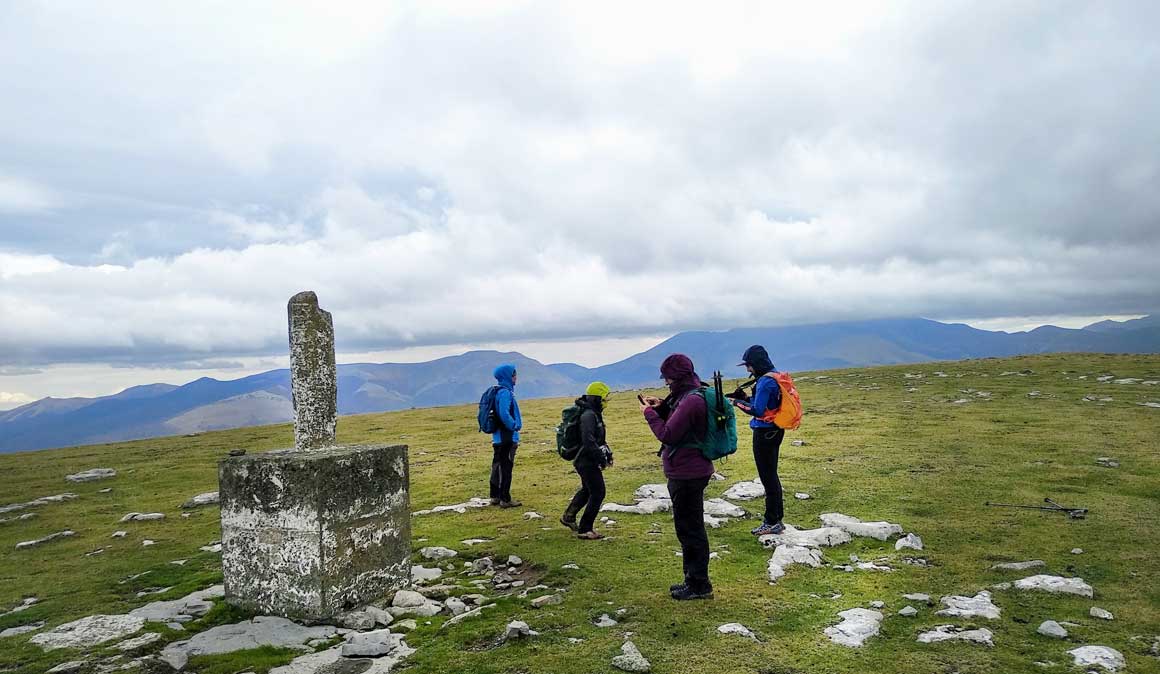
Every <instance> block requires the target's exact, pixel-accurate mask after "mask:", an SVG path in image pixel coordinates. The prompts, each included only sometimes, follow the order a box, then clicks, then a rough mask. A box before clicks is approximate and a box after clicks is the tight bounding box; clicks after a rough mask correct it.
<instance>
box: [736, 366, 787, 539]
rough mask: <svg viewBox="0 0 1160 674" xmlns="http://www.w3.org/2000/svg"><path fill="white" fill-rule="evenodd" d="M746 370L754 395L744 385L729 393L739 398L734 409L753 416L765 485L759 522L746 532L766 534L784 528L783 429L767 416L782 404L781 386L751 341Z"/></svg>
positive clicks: (757, 459)
mask: <svg viewBox="0 0 1160 674" xmlns="http://www.w3.org/2000/svg"><path fill="white" fill-rule="evenodd" d="M738 365H744V366H745V369H746V370H748V371H749V374H751V375H753V376H754V377H755V378H756V380H757V381H756V382H755V383H754V387H753V399H752V400H749V399H748V398H749V396H748V395H747V394H746V393H745V391H744V389H740V388H739V389H737V392H735V393H734V394H733V395H731V396H730V397H732V398H734V399H736V400H738V401H739V403H738V404H737V405H736V407H737V409H739V410H741V411H742V412H745V413H746V414H748V415H750V416H752V417H753V418H752V419H750V420H749V427H750V428H751V429H753V462H754V463H756V464H757V475H758V477H759V478H760V479H761V486H763V487H765V516H764V517H763V519H762V522H761V526H759V527H757V528H755V529H753V530H752V531H750V532H749V533H751V534H753V535H755V536H764V535H766V534H780V533H783V532H784V531H785V525H784V524H782V521H781V520H782V518H783V517H784V516H785V504H784V501H783V498H782V491H781V479H780V478H779V477H778V476H777V455H778V453H779V452H780V451H781V441H782V439H783V438H784V437H785V431H784V430H782V429H780V428H778V427H777V425H776V424H774V423H773V422H772V421H766V418H769V417H772V416H773V415H772V414H771V413H772V412H774V411H776V410H777V409H778V408H779V407H781V387H780V386H778V384H777V381H776V380H774V379H773V377H766V376H765V375H766V374H768V373H770V372H777V369H776V368H774V366H773V361H771V360H770V359H769V354H768V353H766V351H765V347H764V346H761V345H759V344H754V345H753V346H751V347H749V348H748V349H746V350H745V354H744V355H742V356H741V362H740V363H738Z"/></svg>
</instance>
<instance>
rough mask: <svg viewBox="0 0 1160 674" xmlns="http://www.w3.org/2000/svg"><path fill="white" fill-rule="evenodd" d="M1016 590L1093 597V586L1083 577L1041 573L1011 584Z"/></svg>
mask: <svg viewBox="0 0 1160 674" xmlns="http://www.w3.org/2000/svg"><path fill="white" fill-rule="evenodd" d="M1011 586H1012V587H1014V588H1015V589H1016V590H1040V591H1042V592H1050V593H1052V594H1074V595H1079V596H1081V597H1093V596H1095V593H1094V592H1093V590H1092V586H1091V585H1088V584H1087V583H1085V582H1084V580H1083V578H1064V577H1062V576H1049V575H1046V574H1039V575H1036V576H1028V577H1027V578H1022V579H1020V580H1017V581H1015V582H1014V583H1012V584H1011Z"/></svg>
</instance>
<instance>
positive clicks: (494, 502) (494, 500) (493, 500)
mask: <svg viewBox="0 0 1160 674" xmlns="http://www.w3.org/2000/svg"><path fill="white" fill-rule="evenodd" d="M487 503H488V505H499V499H498V498H495V497H494V496H493V497H492V498H489V499H487Z"/></svg>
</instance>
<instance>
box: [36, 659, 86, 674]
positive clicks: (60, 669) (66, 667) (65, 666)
mask: <svg viewBox="0 0 1160 674" xmlns="http://www.w3.org/2000/svg"><path fill="white" fill-rule="evenodd" d="M88 663H89V661H88V660H69V661H68V662H62V663H60V664H59V665H57V666H56V667H53V668H52V669H50V670H48V671H47V672H46V673H45V674H72V673H73V672H77V671H80V669H81V668H82V667H84V666H85V665H87V664H88Z"/></svg>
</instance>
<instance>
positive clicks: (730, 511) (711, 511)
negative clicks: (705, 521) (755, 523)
mask: <svg viewBox="0 0 1160 674" xmlns="http://www.w3.org/2000/svg"><path fill="white" fill-rule="evenodd" d="M703 507H704V511H705V514H706V515H712V516H713V517H745V516H746V515H748V513H746V512H745V509H744V508H742V507H741V506H738V505H734V504H732V503H730V502H728V501H726V500H724V499H719V498H711V499H709V500H708V501H705V503H704V506H703Z"/></svg>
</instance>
